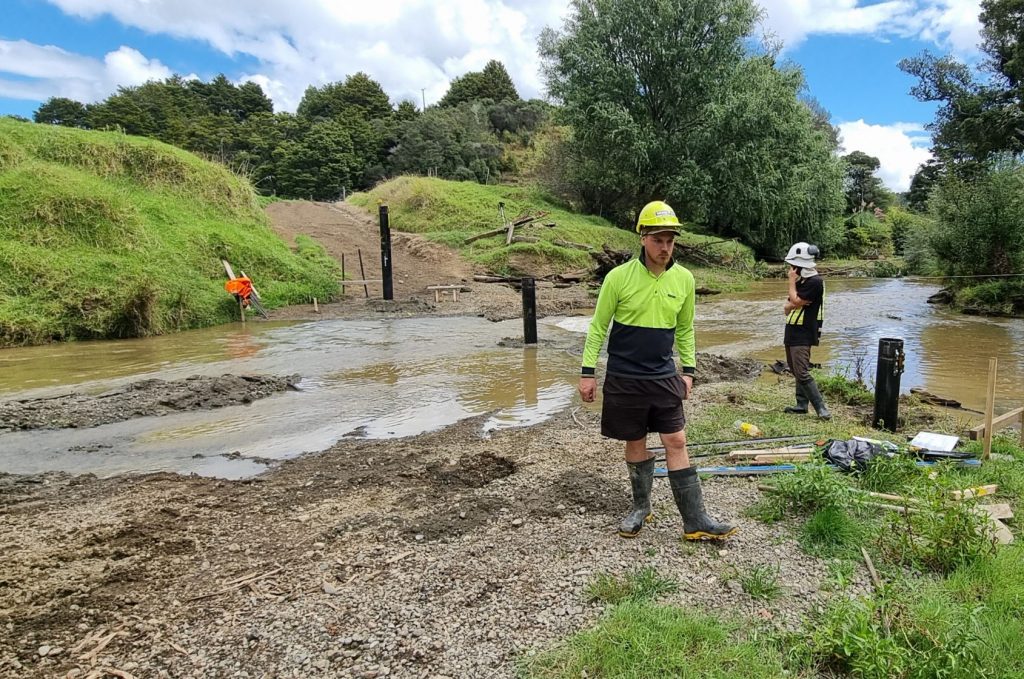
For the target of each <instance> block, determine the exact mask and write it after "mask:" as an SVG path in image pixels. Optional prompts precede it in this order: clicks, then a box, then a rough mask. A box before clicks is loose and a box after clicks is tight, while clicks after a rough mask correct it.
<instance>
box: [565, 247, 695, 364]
mask: <svg viewBox="0 0 1024 679" xmlns="http://www.w3.org/2000/svg"><path fill="white" fill-rule="evenodd" d="M695 287H696V286H695V284H694V281H693V274H692V273H690V271H689V270H688V269H686V268H685V267H683V266H680V265H679V264H676V263H675V262H670V263H669V265H668V268H666V269H665V271H664V273H662V274H661V275H660V276H655V275H654V274H652V273H651V272H650V270H649V269H648V268H647V267H646V266H645V265H644V261H643V252H642V251H641V253H640V256H639V257H637V258H635V259H631V260H629V261H628V262H626V263H625V264H621V265H619V266H617V267H615V268H614V269H612V270H611V271H609V272H608V275H607V276H605V278H604V284H603V285H601V292H600V294H599V295H598V297H597V308H596V309H595V310H594V318H593V319H592V320H591V321H590V328H589V329H588V330H587V342H586V345H585V346H584V349H583V374H584V375H593V374H594V373H595V369H596V367H597V358H598V356H599V355H600V353H601V346H602V345H603V344H604V339H605V336H606V335H608V324H609V323H611V322H612V321H613V320H614V321H615V322H614V324H613V325H612V329H611V334H610V335H608V374H609V375H615V376H618V377H631V378H634V379H661V378H664V377H671V376H673V375H675V374H676V373H677V371H676V366H675V363H674V362H673V360H672V347H673V345H674V346H675V348H676V349H677V350H678V352H679V360H680V363H681V364H682V372H683V373H684V374H690V375H692V374H693V373H694V372H695V370H696V365H697V361H696V356H695V348H694V347H695V342H694V335H693V313H694V304H695V297H694V288H695Z"/></svg>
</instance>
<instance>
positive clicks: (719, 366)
mask: <svg viewBox="0 0 1024 679" xmlns="http://www.w3.org/2000/svg"><path fill="white" fill-rule="evenodd" d="M763 367H764V366H763V364H762V363H761V362H760V361H756V360H754V359H752V358H736V357H733V356H720V355H718V354H706V353H698V354H697V383H698V384H709V383H711V382H733V381H737V380H752V379H754V378H755V377H757V376H758V375H760V374H761V370H762V368H763Z"/></svg>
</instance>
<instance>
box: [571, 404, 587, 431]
mask: <svg viewBox="0 0 1024 679" xmlns="http://www.w3.org/2000/svg"><path fill="white" fill-rule="evenodd" d="M582 407H583V406H578V407H577V408H576V409H575V410H573V411H572V421H573V422H575V423H576V424H578V425H579V426H580V427H581V428H585V427H583V423H582V422H580V421H579V420H578V419H576V413H577V412H578V411H579V409H580V408H582Z"/></svg>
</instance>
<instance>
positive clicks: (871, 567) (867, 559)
mask: <svg viewBox="0 0 1024 679" xmlns="http://www.w3.org/2000/svg"><path fill="white" fill-rule="evenodd" d="M860 553H861V555H862V556H863V557H864V563H865V564H866V565H867V567H868V575H870V576H871V583H872V584H873V585H874V586H875V592H877V593H878V594H881V593H882V578H880V577H878V571H876V570H875V563H874V562H873V561H872V560H871V555H870V554H868V550H866V549H864V548H863V547H861V548H860ZM882 606H883V608H882V623H883V624H885V632H886V634H892V627H891V626H890V625H889V614H888V613H886V611H885V608H884V606H885V603H884V602H883V603H882Z"/></svg>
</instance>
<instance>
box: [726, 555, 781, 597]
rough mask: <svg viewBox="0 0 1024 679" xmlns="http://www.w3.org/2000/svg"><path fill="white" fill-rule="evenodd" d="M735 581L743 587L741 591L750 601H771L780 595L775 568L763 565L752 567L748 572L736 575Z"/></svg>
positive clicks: (777, 573) (777, 572)
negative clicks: (747, 595)
mask: <svg viewBox="0 0 1024 679" xmlns="http://www.w3.org/2000/svg"><path fill="white" fill-rule="evenodd" d="M736 579H737V580H738V581H739V583H740V586H741V587H743V591H744V592H746V593H747V594H749V595H750V597H751V598H752V599H760V600H762V601H771V600H772V599H775V598H778V596H779V594H781V593H782V588H781V587H779V569H778V568H777V567H775V568H773V567H772V566H767V565H764V564H762V565H760V566H754V568H753V569H751V570H750V571H749V572H747V573H740V574H738V575H737V576H736Z"/></svg>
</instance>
